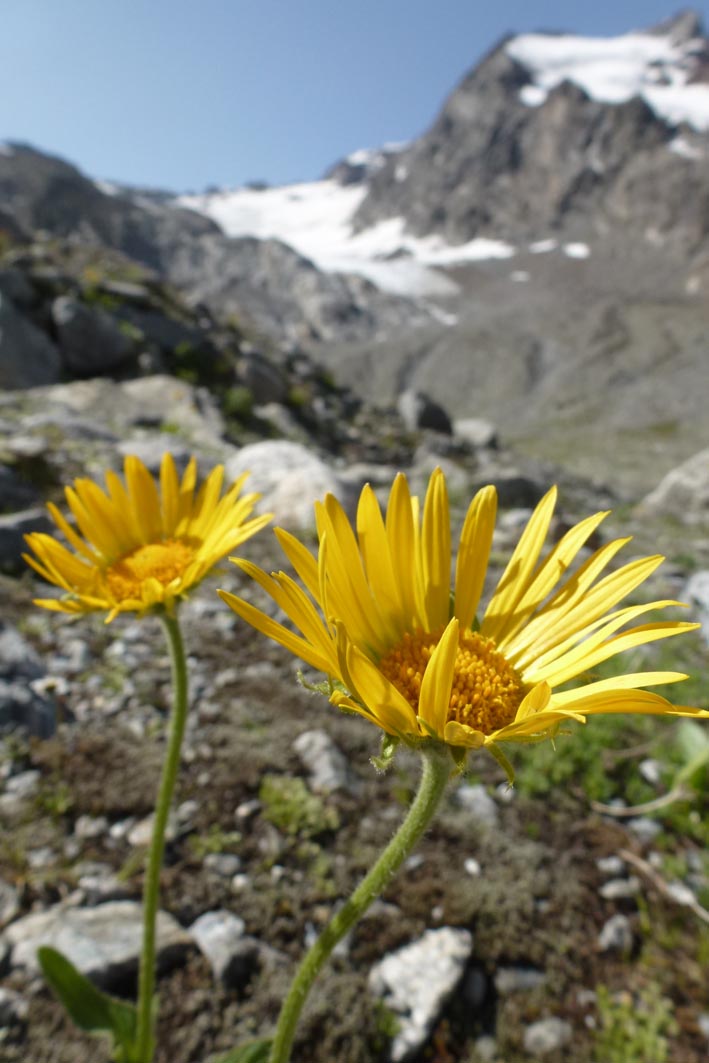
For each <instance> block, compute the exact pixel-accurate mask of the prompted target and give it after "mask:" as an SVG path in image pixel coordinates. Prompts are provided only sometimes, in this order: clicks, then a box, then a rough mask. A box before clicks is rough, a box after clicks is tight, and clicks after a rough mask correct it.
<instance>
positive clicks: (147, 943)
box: [136, 616, 187, 1063]
mask: <svg viewBox="0 0 709 1063" xmlns="http://www.w3.org/2000/svg"><path fill="white" fill-rule="evenodd" d="M161 619H162V622H163V625H164V627H165V634H166V636H167V642H168V646H169V648H170V660H171V663H172V687H173V709H172V719H171V722H170V735H169V738H168V744H167V752H166V754H165V760H164V762H163V767H162V777H161V779H160V787H159V789H158V796H157V803H156V805H155V819H154V823H153V836H152V839H151V842H150V850H149V852H148V862H147V866H146V869H145V883H144V886H143V946H142V951H141V956H140V974H139V978H138V1032H137V1042H136V1049H137V1056H136V1058H137V1060H138V1063H151V1061H152V1058H153V1051H154V1039H153V993H154V991H155V938H156V922H157V914H158V900H159V893H160V871H161V868H162V862H163V856H164V853H165V828H166V827H167V820H168V816H169V814H170V805H171V803H172V795H173V792H174V789H175V781H176V779H177V772H178V769H179V766H180V749H181V747H182V738H183V735H184V733H185V722H186V720H187V662H186V660H185V647H184V643H183V641H182V633H181V631H180V625H179V623H178V621H177V617H176V616H175V617H170V616H163V617H161Z"/></svg>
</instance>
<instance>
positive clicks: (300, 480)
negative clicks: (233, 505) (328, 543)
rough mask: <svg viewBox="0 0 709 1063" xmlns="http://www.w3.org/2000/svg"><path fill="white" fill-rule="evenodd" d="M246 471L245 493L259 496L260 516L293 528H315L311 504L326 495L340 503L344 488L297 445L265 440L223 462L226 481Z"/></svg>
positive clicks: (316, 458) (327, 470) (339, 481)
mask: <svg viewBox="0 0 709 1063" xmlns="http://www.w3.org/2000/svg"><path fill="white" fill-rule="evenodd" d="M244 472H248V473H249V474H250V475H249V478H248V480H247V482H246V489H247V490H248V491H257V492H258V493H259V494H260V495H261V496H262V497H261V501H260V502H259V504H258V507H257V509H258V512H259V513H273V515H274V523H275V524H277V525H279V526H282V527H285V528H292V529H303V528H314V527H315V516H314V512H313V503H314V502H315V501H317V500H318V499H322V498H323V497H324V496H325V495H326V494H328V492H329V493H331V494H334V495H337V496H338V497H340V499H341V500H342V498H343V496H344V495H345V494H346V489H345V485H344V484H343V482H342V481H341V480H340V479H339V478H338V477H337V476H336V474H335V472H334V471H333V470H332V469H331V468H330V467H329V466H328V465H326V464H325V462H324V461H321V459H320V458H319V457H318V456H317V455H316V454H314V453H313V452H312V451H311V450H308V449H307V447H304V446H302V444H300V443H290V442H287V441H286V440H282V439H276V440H265V441H264V442H261V443H250V444H249V445H248V446H245V447H242V448H241V450H239V451H238V452H237V453H236V454H235V455H234V456H233V457H231V458H229V460H228V461H227V463H226V474H227V478H228V479H232V480H235V479H236V478H237V477H238V476H241V474H242V473H244Z"/></svg>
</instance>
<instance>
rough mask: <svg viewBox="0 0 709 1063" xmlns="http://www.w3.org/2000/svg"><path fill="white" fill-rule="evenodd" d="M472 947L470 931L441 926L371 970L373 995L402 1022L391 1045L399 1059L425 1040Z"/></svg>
mask: <svg viewBox="0 0 709 1063" xmlns="http://www.w3.org/2000/svg"><path fill="white" fill-rule="evenodd" d="M472 948H473V936H472V934H471V933H470V931H469V930H463V929H454V928H452V927H441V928H440V929H436V930H427V931H426V933H425V934H424V935H423V936H422V937H421V938H419V940H418V941H414V942H412V943H411V944H410V945H405V946H404V947H403V948H401V949H398V950H397V951H396V952H392V953H390V954H389V955H388V956H385V957H384V959H383V960H381V961H380V962H379V963H378V964H376V965H375V966H374V967H373V968H372V970H371V972H370V975H369V986H370V989H371V991H372V993H373V994H374V995H375V996H377V997H381V998H383V1000H384V1003H385V1004H386V1005H387V1007H388V1008H390V1009H391V1010H392V1011H393V1012H394V1013H395V1014H396V1015H397V1016H398V1017H399V1020H400V1028H399V1032H398V1033H397V1034H396V1036H395V1037H394V1040H393V1042H392V1046H391V1058H392V1060H393V1061H394V1063H400V1061H401V1060H406V1059H408V1058H409V1057H410V1056H411V1055H413V1054H414V1053H415V1052H416V1051H417V1050H418V1049H419V1048H420V1047H421V1046H422V1045H423V1044H424V1043H425V1041H426V1039H427V1037H428V1035H429V1034H430V1032H431V1030H432V1028H433V1026H434V1024H435V1022H436V1019H437V1018H438V1016H439V1015H440V1014H441V1011H442V1009H443V1008H444V1006H445V1004H446V1002H447V1001H448V999H449V998H450V996H451V995H452V994H453V993H454V991H455V989H456V987H457V986H458V984H459V982H460V980H461V978H462V976H463V972H464V971H465V965H466V963H467V961H468V959H469V958H470V954H471V952H472Z"/></svg>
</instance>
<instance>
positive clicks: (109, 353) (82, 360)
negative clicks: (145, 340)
mask: <svg viewBox="0 0 709 1063" xmlns="http://www.w3.org/2000/svg"><path fill="white" fill-rule="evenodd" d="M52 318H53V320H54V325H55V327H56V330H57V337H58V340H59V349H60V350H61V353H62V358H63V361H64V364H65V366H66V368H67V369H68V370H69V372H71V373H79V374H81V375H84V376H92V375H94V374H101V373H105V372H106V370H108V369H114V368H115V367H116V366H118V365H120V364H121V363H122V362H125V361H127V359H129V358H130V357H131V356H132V355H133V354H134V353H135V342H134V339H133V338H132V337H131V336H130V335H129V334H127V333H126V331H125V330H124V329H122V328H121V325H120V323H119V322H118V321H117V320H116V319H115V318H114V317H112V316H111V315H110V314H107V313H106V312H105V311H104V310H101V309H99V308H98V307H89V306H86V304H85V303H81V302H79V300H78V299H74V298H73V297H72V296H70V295H60V296H59V298H58V299H55V300H54V302H53V304H52Z"/></svg>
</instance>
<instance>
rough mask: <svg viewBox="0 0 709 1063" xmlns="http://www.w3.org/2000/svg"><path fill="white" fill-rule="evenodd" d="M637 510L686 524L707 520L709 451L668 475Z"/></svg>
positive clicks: (695, 456) (697, 455) (691, 459)
mask: <svg viewBox="0 0 709 1063" xmlns="http://www.w3.org/2000/svg"><path fill="white" fill-rule="evenodd" d="M639 508H640V511H641V513H648V514H651V515H653V516H658V515H664V516H670V517H676V518H677V519H678V520H682V521H687V522H688V523H694V522H698V521H702V520H709V450H700V451H699V453H698V454H694V455H693V456H692V457H691V458H689V459H688V460H687V461H685V462H683V463H682V465H679V466H678V467H677V468H676V469H672V470H671V471H670V472H668V473H667V475H666V476H664V477H663V478H662V480H660V482H659V484H658V485H657V487H656V488H655V490H654V491H651V492H650V494H649V495H646V497H645V498H644V499H643V500H642V502H641V503H640V507H639Z"/></svg>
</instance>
